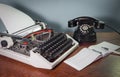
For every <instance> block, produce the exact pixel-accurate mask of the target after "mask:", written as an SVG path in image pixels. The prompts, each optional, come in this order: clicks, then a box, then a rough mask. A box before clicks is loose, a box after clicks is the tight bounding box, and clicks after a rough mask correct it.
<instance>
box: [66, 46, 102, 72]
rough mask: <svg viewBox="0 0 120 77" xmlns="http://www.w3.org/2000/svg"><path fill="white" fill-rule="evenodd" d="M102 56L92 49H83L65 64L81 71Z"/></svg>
mask: <svg viewBox="0 0 120 77" xmlns="http://www.w3.org/2000/svg"><path fill="white" fill-rule="evenodd" d="M99 56H100V54H99V53H96V52H93V51H92V50H91V49H88V48H83V49H82V50H81V51H79V52H78V53H77V54H76V55H74V56H73V57H71V58H69V59H67V60H65V61H64V62H65V63H67V64H68V65H70V66H72V67H73V68H75V69H76V70H78V71H80V70H82V69H83V68H85V67H86V66H88V65H89V64H91V63H92V62H94V61H95V60H96V58H98V57H99Z"/></svg>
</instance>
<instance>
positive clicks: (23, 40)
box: [0, 4, 78, 69]
mask: <svg viewBox="0 0 120 77" xmlns="http://www.w3.org/2000/svg"><path fill="white" fill-rule="evenodd" d="M1 8H4V9H2V12H4V10H5V12H6V13H8V12H7V10H8V9H9V10H12V11H11V12H13V11H14V12H15V13H17V15H18V16H19V17H21V16H22V17H23V18H24V19H26V21H28V22H32V23H31V25H32V26H30V24H27V25H29V26H26V27H25V28H24V27H23V28H22V29H20V30H17V31H13V30H11V29H12V28H10V30H9V26H10V25H9V23H10V22H6V20H5V17H4V16H3V15H0V16H1V19H2V20H3V22H4V24H5V26H6V28H7V30H8V32H9V31H10V32H9V33H10V34H8V33H0V43H1V44H0V55H3V56H6V57H9V58H12V59H15V60H17V61H20V62H23V63H26V64H29V65H32V66H34V67H37V68H45V69H52V68H54V67H55V66H56V65H57V64H58V63H60V62H61V61H62V60H63V59H64V58H65V57H66V56H68V55H69V54H70V53H71V52H72V51H73V50H74V49H75V48H76V47H77V46H78V42H76V41H75V40H74V39H73V38H72V37H71V36H69V35H68V34H65V33H56V34H54V35H53V31H52V30H51V29H47V28H46V25H45V24H44V23H43V22H37V23H34V21H33V20H32V19H31V18H30V17H29V16H27V15H26V14H24V13H22V12H20V11H18V10H17V9H15V8H13V7H10V6H8V5H4V4H0V9H1ZM9 13H10V12H9ZM2 16H3V17H2ZM6 16H7V15H6ZM17 19H18V18H17ZM15 21H16V20H15ZM17 22H21V23H22V22H24V20H21V21H20V20H18V21H17ZM10 24H11V23H10ZM23 24H24V23H23ZM23 24H22V25H23ZM12 25H13V26H15V24H14V23H13V24H12ZM25 25H26V24H25Z"/></svg>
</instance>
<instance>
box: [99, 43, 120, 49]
mask: <svg viewBox="0 0 120 77" xmlns="http://www.w3.org/2000/svg"><path fill="white" fill-rule="evenodd" d="M97 46H99V47H101V48H107V49H108V50H113V51H115V50H117V49H119V48H120V46H118V45H115V44H112V43H109V42H106V41H104V42H102V43H100V44H97Z"/></svg>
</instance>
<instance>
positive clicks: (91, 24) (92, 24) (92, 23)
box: [68, 16, 105, 43]
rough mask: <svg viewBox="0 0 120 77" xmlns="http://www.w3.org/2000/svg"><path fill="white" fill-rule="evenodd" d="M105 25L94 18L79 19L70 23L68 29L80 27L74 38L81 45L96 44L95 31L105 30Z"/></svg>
mask: <svg viewBox="0 0 120 77" xmlns="http://www.w3.org/2000/svg"><path fill="white" fill-rule="evenodd" d="M104 25H105V24H104V23H103V22H100V21H99V20H97V19H95V18H92V17H87V16H86V17H78V18H75V19H72V20H70V21H68V27H75V26H78V27H77V29H76V30H75V32H74V34H73V38H74V39H75V40H77V41H78V42H79V43H82V42H95V41H96V32H95V31H94V28H95V29H104Z"/></svg>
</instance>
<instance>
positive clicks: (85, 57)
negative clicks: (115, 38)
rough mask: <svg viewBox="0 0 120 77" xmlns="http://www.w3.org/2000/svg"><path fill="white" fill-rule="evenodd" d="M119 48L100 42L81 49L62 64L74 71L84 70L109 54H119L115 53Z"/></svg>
mask: <svg viewBox="0 0 120 77" xmlns="http://www.w3.org/2000/svg"><path fill="white" fill-rule="evenodd" d="M119 48H120V46H118V45H115V44H112V43H109V42H105V41H104V42H102V43H99V44H97V45H92V46H89V47H88V48H83V49H82V50H80V52H78V53H77V54H76V55H74V56H73V57H71V58H69V59H67V60H65V61H64V62H65V63H66V64H68V65H70V66H72V67H73V68H75V69H76V70H78V71H80V70H82V69H84V68H85V67H86V66H88V65H89V64H91V63H92V62H94V61H96V60H98V59H100V58H102V57H105V56H107V55H108V54H110V53H112V52H113V53H114V52H115V53H118V54H119V53H120V52H116V51H115V50H117V49H119Z"/></svg>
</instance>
